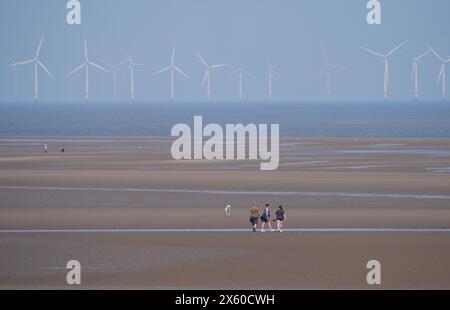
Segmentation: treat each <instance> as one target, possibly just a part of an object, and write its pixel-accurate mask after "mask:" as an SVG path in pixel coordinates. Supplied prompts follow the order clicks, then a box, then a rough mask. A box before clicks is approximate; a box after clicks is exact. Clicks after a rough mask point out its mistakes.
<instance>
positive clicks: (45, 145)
mask: <svg viewBox="0 0 450 310" xmlns="http://www.w3.org/2000/svg"><path fill="white" fill-rule="evenodd" d="M47 151H48V146H47V144H44V153H47Z"/></svg>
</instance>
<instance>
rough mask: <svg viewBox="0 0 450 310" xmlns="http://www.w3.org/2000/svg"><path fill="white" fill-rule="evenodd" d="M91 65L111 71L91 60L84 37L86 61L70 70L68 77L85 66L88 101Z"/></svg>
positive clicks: (87, 97) (86, 97)
mask: <svg viewBox="0 0 450 310" xmlns="http://www.w3.org/2000/svg"><path fill="white" fill-rule="evenodd" d="M89 66H92V67H94V68H97V69H100V70H102V71H105V72H109V71H108V70H106V69H105V68H103V67H101V66H100V65H97V64H96V63H93V62H92V61H90V60H89V54H88V48H87V43H86V39H84V62H83V63H82V64H81V65H79V66H78V67H77V68H75V69H74V70H73V71H72V72H70V73H69V74H68V75H67V77H70V76H72V75H74V74H75V73H77V72H78V71H80V70H81V69H83V68H84V69H85V72H86V89H85V99H86V102H88V101H89Z"/></svg>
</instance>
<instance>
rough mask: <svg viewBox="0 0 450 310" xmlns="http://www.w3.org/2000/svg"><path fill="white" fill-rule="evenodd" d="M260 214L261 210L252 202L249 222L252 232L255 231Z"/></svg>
mask: <svg viewBox="0 0 450 310" xmlns="http://www.w3.org/2000/svg"><path fill="white" fill-rule="evenodd" d="M260 216H261V210H260V209H259V208H258V207H257V206H256V203H253V205H252V207H251V208H250V223H251V224H252V229H253V232H256V225H258V219H259V217H260Z"/></svg>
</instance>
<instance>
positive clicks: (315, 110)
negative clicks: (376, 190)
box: [0, 102, 450, 137]
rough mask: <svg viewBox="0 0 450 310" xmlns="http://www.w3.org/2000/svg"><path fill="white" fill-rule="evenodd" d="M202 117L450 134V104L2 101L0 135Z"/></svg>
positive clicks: (156, 124) (163, 129) (117, 129)
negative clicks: (59, 102)
mask: <svg viewBox="0 0 450 310" xmlns="http://www.w3.org/2000/svg"><path fill="white" fill-rule="evenodd" d="M196 115H197V116H202V117H203V124H204V125H205V124H208V123H217V124H219V125H222V126H224V125H225V124H238V123H242V124H244V125H245V124H249V123H254V124H279V125H280V135H281V136H303V137H450V102H419V103H411V102H405V103H402V102H395V103H394V102H392V103H390V102H365V103H357V102H351V103H344V102H339V103H332V102H330V103H322V102H319V103H316V102H311V103H304V102H302V103H295V102H288V103H284V102H250V103H247V102H240V103H226V102H220V103H216V102H210V103H177V102H164V103H129V102H121V103H107V102H105V103H61V104H58V103H39V102H38V103H2V104H0V136H4V137H7V136H170V134H171V129H172V127H173V126H174V125H175V124H178V123H185V124H188V125H190V126H192V125H193V118H194V116H196ZM191 128H192V127H191Z"/></svg>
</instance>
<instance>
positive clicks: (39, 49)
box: [34, 36, 44, 59]
mask: <svg viewBox="0 0 450 310" xmlns="http://www.w3.org/2000/svg"><path fill="white" fill-rule="evenodd" d="M43 41H44V36H41V40H40V41H39V45H38V48H37V50H36V55H35V56H34V58H36V59H37V58H38V57H39V53H40V52H41V47H42V42H43Z"/></svg>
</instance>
